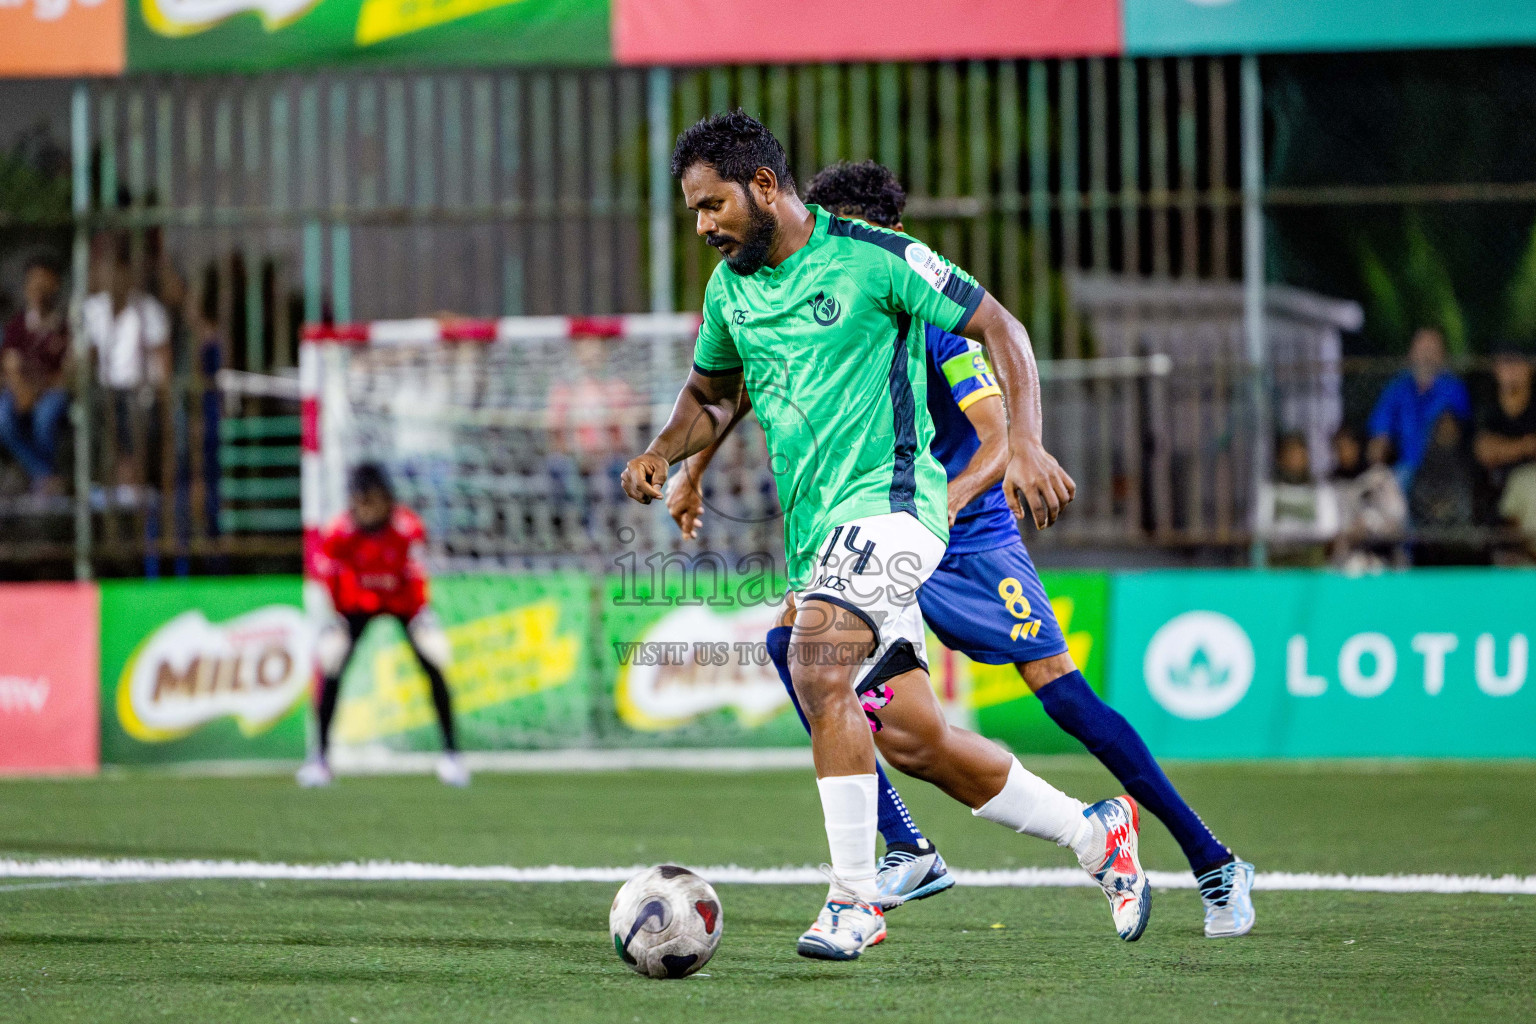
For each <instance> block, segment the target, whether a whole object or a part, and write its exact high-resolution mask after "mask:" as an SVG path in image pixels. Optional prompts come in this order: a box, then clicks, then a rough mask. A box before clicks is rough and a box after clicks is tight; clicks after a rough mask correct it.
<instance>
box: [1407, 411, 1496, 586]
mask: <svg viewBox="0 0 1536 1024" xmlns="http://www.w3.org/2000/svg"><path fill="white" fill-rule="evenodd" d="M1468 454H1469V453H1468V452H1467V445H1466V435H1465V433H1464V432H1463V430H1462V424H1461V420H1460V418H1458V417H1457V415H1456V413H1455V412H1453V411H1452V410H1450V409H1445V410H1443V411H1442V412H1441V413H1440V415H1439V417H1438V418H1437V419H1436V420H1435V423H1434V431H1433V433H1432V434H1431V435H1430V440H1429V446H1428V447H1427V448H1426V449H1425V451H1424V455H1423V457H1422V459H1421V461H1420V463H1419V468H1418V470H1417V472H1415V473H1414V475H1413V486H1412V487H1410V488H1409V490H1408V519H1409V521H1410V522H1411V523H1412V524H1413V529H1414V532H1415V533H1416V534H1418V533H1422V534H1424V535H1425V536H1424V538H1423V539H1422V540H1418V541H1415V543H1414V548H1413V562H1414V564H1415V565H1468V564H1474V563H1476V562H1478V561H1484V560H1486V559H1484V558H1483V557H1482V556H1481V554H1480V552H1481V545H1480V544H1478V543H1477V538H1476V537H1475V536H1473V533H1472V531H1473V530H1474V529H1475V528H1476V526H1477V517H1476V513H1475V511H1474V504H1473V491H1474V490H1475V488H1476V486H1477V484H1476V481H1475V480H1474V478H1473V475H1472V460H1471V459H1470V458H1469V457H1468Z"/></svg>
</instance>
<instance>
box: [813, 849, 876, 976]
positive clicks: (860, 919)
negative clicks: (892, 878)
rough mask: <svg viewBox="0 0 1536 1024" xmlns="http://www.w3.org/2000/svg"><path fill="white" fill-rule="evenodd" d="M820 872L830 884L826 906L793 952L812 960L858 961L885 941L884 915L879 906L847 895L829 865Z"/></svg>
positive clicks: (846, 889) (850, 893) (823, 866)
mask: <svg viewBox="0 0 1536 1024" xmlns="http://www.w3.org/2000/svg"><path fill="white" fill-rule="evenodd" d="M821 870H822V871H823V872H825V874H826V876H827V877H828V878H830V879H831V880H832V885H831V887H830V888H829V889H828V890H827V902H826V904H825V905H824V906H822V908H821V913H820V914H817V915H816V923H815V924H813V925H811V927H810V930H809V931H807V932H806V933H805V934H804V935H802V936H800V941H799V942H798V943H796V944H795V952H797V953H799V954H800V955H801V956H807V957H810V958H811V959H813V960H857V959H858V958H859V954H860V953H862V952H864V951H865V950H866V949H868V948H869V947H870V946H873V945H875V944H876V943H879V942H884V941H885V914H884V912H882V911H881V909H880V905H879V904H878V903H866V902H865V901H863V900H861V899H859V898H858V897H857V896H855V895H854V894H853V893H852V892H851V891H849V889H848V887H847V886H846V885H845V884H844V883H843V882H842V881H841V880H840V879H839V878H838V877H837V876H836V875H834V874H833V873H832V868H831V867H830V866H829V865H826V864H823V865H822V866H821Z"/></svg>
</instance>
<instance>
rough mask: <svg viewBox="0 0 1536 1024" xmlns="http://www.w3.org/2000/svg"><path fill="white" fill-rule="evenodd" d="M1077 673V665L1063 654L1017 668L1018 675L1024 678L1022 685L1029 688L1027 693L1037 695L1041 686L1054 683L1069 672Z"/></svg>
mask: <svg viewBox="0 0 1536 1024" xmlns="http://www.w3.org/2000/svg"><path fill="white" fill-rule="evenodd" d="M1075 671H1077V663H1076V662H1074V661H1073V660H1072V655H1070V654H1067V653H1065V652H1063V653H1061V654H1057V655H1053V656H1051V657H1049V658H1041V659H1040V660H1039V661H1029V662H1025V663H1024V664H1022V665H1020V666H1019V674H1020V675H1022V676H1023V677H1024V685H1026V686H1028V687H1029V692H1031V693H1038V692H1039V691H1040V688H1041V687H1042V686H1045V685H1047V684H1048V683H1054V682H1055V681H1056V680H1058V679H1060V678H1061V677H1062V676H1064V675H1066V674H1067V673H1069V672H1075Z"/></svg>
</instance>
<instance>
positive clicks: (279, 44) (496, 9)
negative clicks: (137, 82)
mask: <svg viewBox="0 0 1536 1024" xmlns="http://www.w3.org/2000/svg"><path fill="white" fill-rule="evenodd" d="M128 7H129V10H128V70H129V71H154V72H180V73H203V72H206V73H214V72H231V71H234V72H252V71H271V70H274V69H278V68H293V67H304V66H309V67H329V66H334V65H337V64H342V63H351V64H355V63H376V64H391V65H417V66H453V65H487V66H503V65H526V64H542V65H565V66H591V65H602V64H608V63H610V49H611V47H610V45H609V40H608V3H607V0H432V2H426V3H423V2H418V0H129V5H128Z"/></svg>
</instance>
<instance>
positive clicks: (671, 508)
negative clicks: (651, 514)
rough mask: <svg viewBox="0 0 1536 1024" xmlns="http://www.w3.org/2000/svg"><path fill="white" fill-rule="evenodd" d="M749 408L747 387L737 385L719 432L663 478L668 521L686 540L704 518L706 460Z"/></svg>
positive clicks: (712, 459)
mask: <svg viewBox="0 0 1536 1024" xmlns="http://www.w3.org/2000/svg"><path fill="white" fill-rule="evenodd" d="M751 411H752V399H751V398H749V397H748V395H747V389H746V388H742V389H741V395H740V397H739V398H738V399H737V401H736V412H735V414H734V415H733V416H732V417H731V419H730V422H728V423H726V425H725V428H724V429H723V430H721V431H720V436H719V437H717V438H715V439H714V440H713V441H711V442H710V443H709V444H708V445H707V446H706V447H705V448H704V450H703V451H701V452H697V453H695V454H693V455H690V456H688V458H686V459H684V460H683V465H682V467H681V470H680V471H679V472H677V473H674V474H672V476H670V477H669V478H668V479H667V487H666V491H667V511H668V512H669V513H671V515H672V521H673V522H675V523H677V525H678V528H679V529H681V530H682V531H683V536H684V537H686V538H687V539H688V540H695V539H697V537H698V536H699V523H700V522H702V521H703V519H704V491H703V484H702V481H703V479H704V471H705V470H707V469H709V464H710V463H711V462H713V461H714V459H715V453H716V452H718V451H719V450H720V446H721V445H723V444H724V443H725V439H726V438H727V437H729V436H730V433H731V431H732V430H735V429H736V424H738V423H740V422H741V421H742V420H743V419H744V418H745V417H746V415H747V413H749V412H751Z"/></svg>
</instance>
